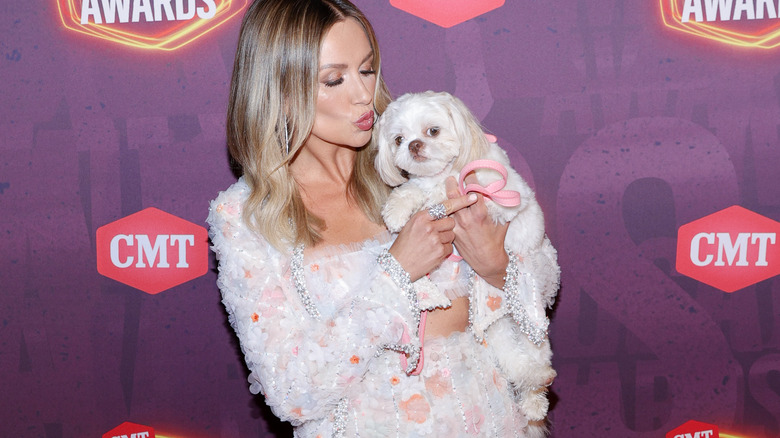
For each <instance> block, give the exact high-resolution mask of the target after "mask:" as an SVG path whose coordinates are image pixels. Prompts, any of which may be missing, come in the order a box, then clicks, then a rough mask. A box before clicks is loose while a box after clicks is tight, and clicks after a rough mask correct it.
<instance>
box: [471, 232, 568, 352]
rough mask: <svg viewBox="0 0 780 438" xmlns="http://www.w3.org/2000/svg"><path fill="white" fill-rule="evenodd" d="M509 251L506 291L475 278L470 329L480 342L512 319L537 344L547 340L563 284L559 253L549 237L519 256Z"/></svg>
mask: <svg viewBox="0 0 780 438" xmlns="http://www.w3.org/2000/svg"><path fill="white" fill-rule="evenodd" d="M515 251H516V249H513V248H507V253H508V254H509V265H508V267H507V275H506V277H505V279H506V284H505V285H504V287H503V289H498V288H496V287H493V286H492V285H490V284H489V283H488V282H486V281H485V280H483V279H482V278H480V277H479V276H478V275H476V274H474V275H472V277H471V282H472V283H471V285H470V288H471V308H470V315H469V318H470V326H471V330H472V331H473V333H474V334H475V335H476V336H477V338H479V339H482V338H483V336H484V334H485V331H486V330H487V328H488V327H490V325H491V324H493V323H494V322H496V321H497V320H498V319H499V318H501V317H503V316H505V315H509V316H510V317H511V318H512V319H514V321H515V322H516V323H517V324H518V325H519V328H520V331H521V332H522V333H524V334H525V335H526V336H528V339H529V340H531V342H533V343H534V344H537V345H540V344H542V343H544V342H545V341H546V339H547V328H548V326H549V319H548V318H547V313H546V309H547V308H549V307H550V306H552V304H553V303H554V301H555V296H556V294H557V292H558V288H559V284H560V268H559V267H558V261H557V252H556V251H555V248H554V247H553V246H552V243H550V239H549V238H547V237H546V236H545V237H544V240H543V241H542V244H541V245H539V246H538V247H537V248H535V249H532V250H530V251H527V252H525V253H524V254H519V253H517V252H515Z"/></svg>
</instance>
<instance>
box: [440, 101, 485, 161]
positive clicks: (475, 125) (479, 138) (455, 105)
mask: <svg viewBox="0 0 780 438" xmlns="http://www.w3.org/2000/svg"><path fill="white" fill-rule="evenodd" d="M442 94H444V95H445V97H444V101H445V102H446V108H447V111H448V113H449V116H450V118H451V119H452V122H453V123H452V125H453V127H454V129H455V133H456V135H457V138H458V139H459V140H460V141H461V142H462V144H461V145H460V152H461V153H460V154H459V155H458V158H457V160H456V161H455V163H454V164H453V168H454V169H462V168H463V167H465V166H466V165H467V164H468V163H470V162H472V161H474V160H477V159H479V158H482V157H484V156H485V155H486V154H487V152H488V150H489V149H490V143H489V142H488V140H487V138H485V133H484V132H483V130H482V126H481V125H480V123H479V120H477V118H476V117H474V114H472V113H471V111H470V110H469V109H468V107H467V106H466V104H464V103H463V101H461V100H460V99H458V98H457V97H455V96H453V95H451V94H449V93H442Z"/></svg>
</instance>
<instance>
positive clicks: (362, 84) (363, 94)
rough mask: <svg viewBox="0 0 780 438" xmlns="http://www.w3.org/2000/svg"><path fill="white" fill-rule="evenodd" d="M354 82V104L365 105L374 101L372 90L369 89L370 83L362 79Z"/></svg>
mask: <svg viewBox="0 0 780 438" xmlns="http://www.w3.org/2000/svg"><path fill="white" fill-rule="evenodd" d="M356 82H357V84H356V85H355V88H354V90H353V93H354V99H355V102H356V103H360V104H365V105H367V104H369V103H371V101H372V100H373V99H374V89H373V88H371V87H370V86H371V83H367V82H366V81H364V80H363V79H361V80H359V81H356Z"/></svg>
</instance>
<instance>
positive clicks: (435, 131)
mask: <svg viewBox="0 0 780 438" xmlns="http://www.w3.org/2000/svg"><path fill="white" fill-rule="evenodd" d="M427 134H428V136H430V137H436V136H437V135H439V128H438V127H437V126H434V127H432V128H428V132H427Z"/></svg>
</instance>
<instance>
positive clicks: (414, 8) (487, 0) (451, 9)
mask: <svg viewBox="0 0 780 438" xmlns="http://www.w3.org/2000/svg"><path fill="white" fill-rule="evenodd" d="M390 4H391V5H393V6H394V7H396V8H398V9H400V10H402V11H404V12H408V13H410V14H412V15H414V16H416V17H419V18H422V19H423V20H426V21H430V22H431V23H434V24H438V25H439V26H441V27H444V28H449V27H452V26H455V25H456V24H460V23H463V22H464V21H466V20H470V19H472V18H474V17H478V16H480V15H482V14H484V13H487V12H490V11H492V10H493V9H498V8H500V7H501V6H503V5H504V0H390Z"/></svg>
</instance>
